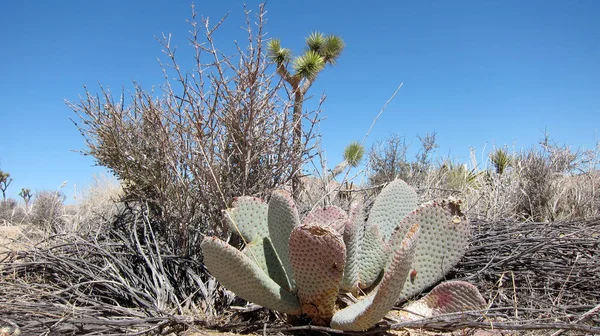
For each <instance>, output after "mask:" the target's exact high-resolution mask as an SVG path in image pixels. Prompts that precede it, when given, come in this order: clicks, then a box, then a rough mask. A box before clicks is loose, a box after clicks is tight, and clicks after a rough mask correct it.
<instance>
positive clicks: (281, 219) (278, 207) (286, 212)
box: [268, 190, 300, 287]
mask: <svg viewBox="0 0 600 336" xmlns="http://www.w3.org/2000/svg"><path fill="white" fill-rule="evenodd" d="M298 225H300V217H299V216H298V209H297V208H296V204H294V200H293V199H292V195H290V193H289V192H287V191H284V190H276V191H273V193H272V194H271V199H270V200H269V209H268V227H269V238H270V239H271V243H272V244H273V247H274V248H275V251H276V252H277V255H278V256H279V260H281V263H282V265H283V269H284V270H285V273H286V274H287V277H288V279H290V280H291V281H292V287H293V286H294V284H293V277H292V270H291V267H290V262H289V257H288V253H289V252H288V249H289V247H288V245H289V241H290V234H291V233H292V230H293V229H294V228H295V227H296V226H298Z"/></svg>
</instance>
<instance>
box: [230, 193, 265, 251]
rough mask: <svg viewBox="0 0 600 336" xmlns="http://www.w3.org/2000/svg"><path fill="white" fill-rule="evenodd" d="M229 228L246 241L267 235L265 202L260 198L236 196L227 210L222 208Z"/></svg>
mask: <svg viewBox="0 0 600 336" xmlns="http://www.w3.org/2000/svg"><path fill="white" fill-rule="evenodd" d="M223 215H224V217H225V222H226V223H227V226H229V229H230V230H231V231H233V232H235V233H237V234H239V235H241V236H242V237H243V238H244V239H245V240H246V243H249V242H251V241H252V240H254V238H256V236H259V237H267V236H269V228H268V225H267V203H266V202H265V201H263V200H262V199H260V198H256V197H250V196H242V197H237V198H236V199H235V200H234V201H233V204H232V206H231V208H229V209H227V210H223Z"/></svg>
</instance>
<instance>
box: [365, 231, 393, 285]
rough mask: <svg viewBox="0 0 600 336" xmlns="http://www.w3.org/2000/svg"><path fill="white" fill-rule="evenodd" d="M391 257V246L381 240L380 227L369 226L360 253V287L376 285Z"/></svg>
mask: <svg viewBox="0 0 600 336" xmlns="http://www.w3.org/2000/svg"><path fill="white" fill-rule="evenodd" d="M388 256H389V246H388V244H387V243H385V242H384V241H383V240H382V239H381V235H380V234H379V227H377V226H374V225H372V226H367V227H366V228H365V233H364V236H363V239H362V244H361V246H360V253H359V257H358V258H359V263H360V271H359V272H360V273H359V275H358V280H359V287H360V288H368V287H371V286H372V285H373V283H375V281H376V280H377V278H379V275H380V274H381V271H383V268H384V267H385V264H386V262H387V261H388V260H387V259H388Z"/></svg>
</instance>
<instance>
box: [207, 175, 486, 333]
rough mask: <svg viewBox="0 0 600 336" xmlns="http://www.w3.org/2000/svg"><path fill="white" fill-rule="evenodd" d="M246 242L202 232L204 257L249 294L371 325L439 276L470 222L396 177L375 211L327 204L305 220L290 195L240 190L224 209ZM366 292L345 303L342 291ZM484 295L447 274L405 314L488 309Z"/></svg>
mask: <svg viewBox="0 0 600 336" xmlns="http://www.w3.org/2000/svg"><path fill="white" fill-rule="evenodd" d="M224 214H225V218H226V221H227V223H228V225H229V226H230V227H231V229H232V230H234V231H235V232H238V233H239V234H240V235H241V236H242V237H243V238H244V240H245V241H246V242H248V243H247V245H246V246H245V247H244V249H243V250H242V251H239V250H237V249H236V248H234V247H232V246H230V245H228V244H227V243H225V242H223V241H221V240H219V239H217V238H215V237H206V238H205V239H204V240H203V242H202V245H201V246H202V250H203V252H204V263H205V264H206V266H207V267H208V269H209V271H210V272H211V273H212V274H213V275H214V276H215V277H216V278H217V279H218V280H219V281H220V282H221V284H223V285H224V286H225V287H226V288H228V289H229V290H232V291H233V292H235V293H236V294H237V295H239V296H240V297H242V298H244V299H245V300H248V301H252V302H254V303H256V304H259V305H262V306H265V307H268V308H271V309H275V310H278V311H280V312H284V313H288V314H305V315H307V316H309V317H311V318H312V319H313V323H315V324H321V325H330V326H331V327H332V328H336V329H341V330H349V331H361V330H367V329H369V328H371V327H372V326H374V325H375V324H376V323H377V322H379V321H380V320H381V319H382V318H383V317H385V316H386V315H387V314H388V313H389V312H390V309H391V308H392V307H393V305H394V304H396V303H397V302H404V301H407V300H408V299H409V298H411V297H413V296H414V295H416V294H418V293H420V292H422V291H423V290H425V289H427V288H429V287H430V286H432V285H434V284H435V283H437V282H438V281H440V280H441V279H443V277H444V275H445V274H446V273H447V272H448V271H449V270H450V269H451V268H452V267H454V266H455V265H456V263H457V262H458V261H459V259H460V258H461V257H462V256H463V254H464V252H465V249H466V246H467V243H468V239H469V237H470V229H469V223H468V221H467V220H466V219H465V218H464V216H463V215H462V214H461V213H460V211H459V210H458V207H457V206H456V204H453V203H449V202H442V203H430V204H426V205H422V206H420V207H417V195H416V193H415V191H414V189H413V188H411V187H410V186H408V185H407V184H406V183H405V182H404V181H402V180H395V181H393V182H392V183H390V184H389V185H388V186H386V187H385V188H384V189H383V190H382V192H381V193H380V194H379V195H378V197H377V199H376V200H375V203H374V205H373V207H372V209H371V212H370V215H369V216H368V220H366V222H365V220H364V218H365V215H364V213H363V211H362V207H361V205H360V204H353V205H352V207H351V209H350V211H349V214H347V213H346V212H345V211H343V210H342V209H340V208H338V207H335V206H329V207H326V208H324V209H318V210H316V211H314V212H312V213H310V214H309V215H308V216H306V217H305V218H304V220H303V221H300V218H299V216H298V210H297V209H296V207H295V204H294V202H293V200H292V198H291V196H290V195H289V194H287V193H285V192H283V191H276V192H274V193H273V194H272V196H271V198H270V200H269V202H268V203H266V202H264V201H263V200H261V199H258V198H253V197H247V196H244V197H239V198H237V199H235V201H234V203H233V207H232V208H230V209H227V210H225V211H224ZM344 292H346V293H351V294H353V295H354V296H356V297H358V301H357V302H356V303H354V304H350V305H348V306H345V307H344V304H343V303H340V301H339V300H338V295H339V294H340V293H344ZM484 307H485V300H484V299H483V298H482V297H481V295H480V294H479V292H478V290H477V289H476V288H475V287H474V286H472V285H470V284H468V283H465V282H461V281H449V282H445V283H442V284H440V285H438V286H437V287H436V288H434V289H433V290H432V291H431V293H430V294H428V295H427V296H425V297H424V298H422V299H420V300H418V301H415V302H413V303H411V304H410V305H408V306H407V307H406V309H407V311H409V312H412V313H405V314H400V315H397V316H396V317H398V318H400V319H416V318H422V317H423V316H425V317H427V316H433V315H436V314H440V313H448V312H456V311H465V310H474V309H483V308H484Z"/></svg>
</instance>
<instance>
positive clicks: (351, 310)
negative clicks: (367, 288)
mask: <svg viewBox="0 0 600 336" xmlns="http://www.w3.org/2000/svg"><path fill="white" fill-rule="evenodd" d="M418 237H419V226H418V225H417V224H415V225H413V226H412V227H411V228H410V230H409V232H408V233H407V235H406V237H405V238H404V240H403V241H402V243H401V244H400V247H399V248H398V249H396V251H395V253H394V255H393V257H392V262H391V264H390V265H389V267H388V268H387V269H386V272H385V275H384V277H383V279H382V280H381V282H380V283H379V285H377V287H376V288H375V290H374V291H373V292H371V294H369V295H368V296H367V297H365V298H364V299H362V300H361V301H359V302H358V303H355V304H353V305H351V306H348V307H346V308H344V309H342V310H340V311H338V312H337V313H335V315H334V316H333V318H332V320H331V327H332V328H336V329H341V330H348V331H362V330H367V329H369V328H371V327H372V326H373V325H375V324H376V323H377V322H378V321H380V320H381V319H382V318H383V317H384V316H385V315H386V314H387V313H388V312H389V311H390V309H391V308H392V307H393V306H394V303H396V300H397V299H398V296H399V295H400V292H401V290H402V284H403V283H404V281H405V279H406V278H407V276H408V272H409V269H410V261H411V258H412V257H413V254H414V250H415V246H416V242H417V240H418Z"/></svg>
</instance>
